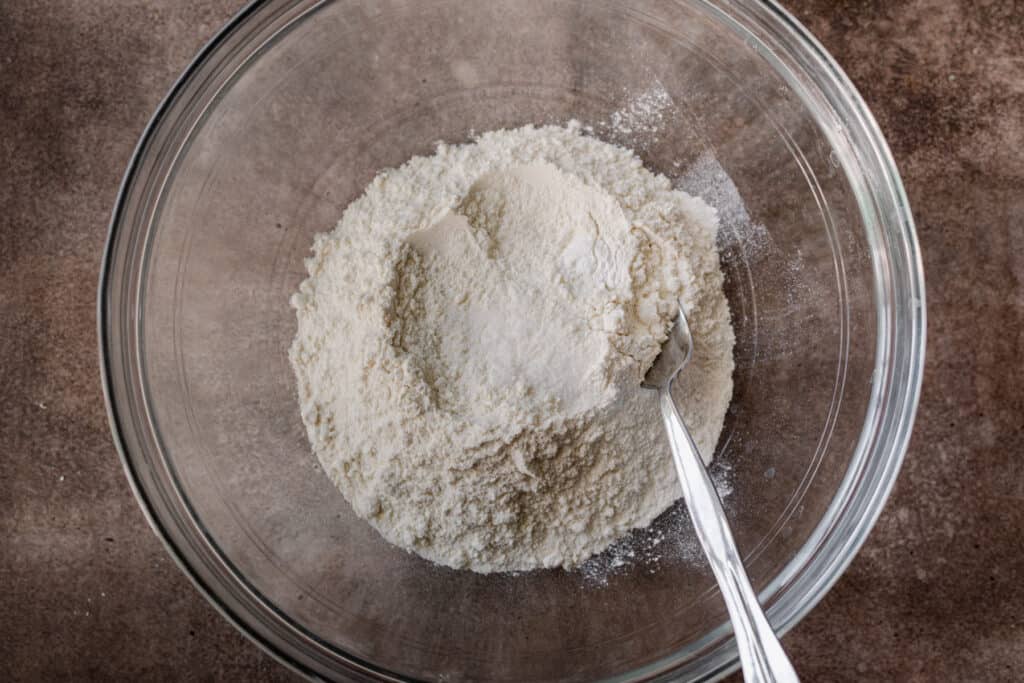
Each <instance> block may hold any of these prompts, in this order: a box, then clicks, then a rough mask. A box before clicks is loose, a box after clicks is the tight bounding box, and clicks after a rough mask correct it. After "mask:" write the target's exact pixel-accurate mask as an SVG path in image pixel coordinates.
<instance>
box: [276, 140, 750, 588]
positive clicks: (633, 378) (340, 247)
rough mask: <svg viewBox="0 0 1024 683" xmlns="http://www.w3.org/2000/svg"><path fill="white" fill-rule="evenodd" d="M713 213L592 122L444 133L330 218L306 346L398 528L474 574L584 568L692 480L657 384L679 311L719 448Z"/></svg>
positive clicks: (309, 363) (324, 401)
mask: <svg viewBox="0 0 1024 683" xmlns="http://www.w3.org/2000/svg"><path fill="white" fill-rule="evenodd" d="M715 231H716V219H715V214H714V211H713V210H712V209H711V208H710V207H708V206H707V205H706V204H705V203H704V202H703V201H701V200H699V199H696V198H694V197H691V196H689V195H686V194H684V193H682V192H679V191H673V190H672V189H671V186H670V183H669V181H668V180H667V179H666V178H664V177H662V176H656V175H654V174H652V173H650V172H648V171H647V170H645V169H644V168H643V166H642V164H641V162H640V161H639V159H637V158H636V156H635V155H633V154H632V153H631V152H629V151H628V150H625V149H622V148H619V147H615V146H613V145H610V144H607V143H603V142H600V141H598V140H596V139H594V138H592V137H589V136H586V135H582V134H581V131H580V130H579V127H578V126H577V125H575V124H571V125H570V126H568V127H565V128H562V127H554V126H549V127H543V128H533V127H525V128H521V129H518V130H513V131H496V132H491V133H486V134H484V135H482V136H480V137H479V138H478V139H477V141H476V142H475V143H473V144H469V145H461V146H446V145H440V146H439V147H438V149H437V152H436V154H435V155H433V156H431V157H417V158H414V159H412V160H410V161H409V162H407V163H406V164H405V165H403V166H402V167H401V168H399V169H397V170H393V171H388V172H385V173H382V174H380V175H379V176H378V177H377V178H375V179H374V181H373V182H372V183H371V184H370V186H369V187H368V188H367V190H366V192H365V193H364V194H363V196H362V197H360V198H359V199H357V200H356V201H355V202H353V203H352V204H351V205H350V206H349V207H348V209H347V210H346V211H345V214H344V216H343V217H342V219H341V221H340V222H339V224H338V226H337V228H336V229H335V230H334V231H333V232H331V233H330V234H328V235H323V234H322V235H318V236H317V238H316V240H315V243H314V255H313V257H312V258H310V259H309V260H308V261H307V269H308V271H309V278H308V279H307V280H306V281H305V282H303V283H302V285H301V287H300V291H299V293H298V294H296V295H295V296H294V297H293V305H294V306H295V308H296V310H297V312H298V334H297V335H296V338H295V342H294V343H293V345H292V349H291V354H290V355H291V360H292V364H293V366H294V368H295V372H296V376H297V378H298V384H299V397H300V401H301V405H302V416H303V420H304V421H305V423H306V427H307V430H308V434H309V438H310V442H311V443H312V445H313V448H314V451H315V452H316V454H317V456H318V458H319V459H320V462H321V464H322V465H323V468H324V470H325V471H326V472H327V474H328V475H329V476H330V477H331V479H332V480H333V481H334V483H335V484H336V485H337V486H338V488H339V489H340V490H341V491H342V493H343V494H344V495H345V497H346V498H347V499H348V500H349V502H350V503H351V504H352V506H353V508H354V509H355V511H356V513H357V514H359V515H360V516H361V517H363V518H365V519H367V520H368V521H369V522H370V523H371V524H372V525H373V526H374V527H375V528H377V529H378V530H379V531H380V533H381V534H382V535H383V536H384V537H385V538H387V539H388V540H389V541H391V542H392V543H395V544H396V545H399V546H401V547H403V548H406V549H408V550H412V551H414V552H416V553H418V554H420V555H421V556H423V557H426V558H428V559H430V560H433V561H435V562H438V563H441V564H445V565H448V566H451V567H457V568H469V569H473V570H475V571H481V572H490V571H509V570H526V569H533V568H537V567H553V566H566V567H573V566H576V565H578V564H579V563H581V562H583V561H584V560H586V559H587V558H588V557H590V556H592V555H593V554H595V553H597V552H600V551H601V550H603V549H605V548H607V547H608V546H609V545H610V544H611V543H612V542H614V541H615V540H616V539H619V538H620V537H622V536H623V535H624V534H625V533H626V532H628V531H629V530H630V529H633V528H637V527H643V526H646V525H647V524H649V523H650V522H651V520H653V519H654V518H655V517H656V516H657V515H659V514H660V513H661V512H663V511H664V510H665V509H666V508H667V507H668V506H669V505H671V503H672V502H673V501H674V500H675V499H677V498H678V496H679V486H678V483H677V482H676V479H675V473H674V470H673V467H672V461H671V456H670V455H669V451H668V445H667V442H666V441H665V437H664V435H663V428H662V426H661V422H660V417H659V415H658V410H657V402H656V398H655V395H654V394H653V393H652V392H650V393H649V392H646V391H644V390H642V389H640V387H639V383H640V379H641V378H642V376H643V374H644V372H645V371H646V370H647V368H648V367H649V366H650V364H651V363H652V362H653V360H654V358H655V356H656V355H657V353H658V351H659V349H660V345H661V343H662V341H663V340H664V338H665V336H666V332H667V329H668V325H669V323H670V321H671V318H672V317H673V316H674V314H675V309H676V304H675V301H676V299H677V298H680V299H681V300H682V301H683V303H684V305H685V306H686V308H687V312H688V318H689V321H690V324H691V327H692V328H693V332H694V336H695V339H697V341H698V343H697V345H696V348H695V357H694V360H693V362H692V365H691V367H690V368H688V370H687V376H686V385H685V386H686V390H687V392H688V394H687V396H686V397H683V400H684V414H685V415H686V418H687V421H688V423H689V425H690V427H691V430H692V431H693V433H694V438H695V440H696V441H697V444H698V446H699V447H700V448H701V451H702V452H703V453H707V454H710V453H711V452H712V449H713V447H714V445H715V442H716V441H717V438H718V435H719V432H720V431H721V427H722V421H723V419H724V415H725V411H726V408H727V406H728V403H729V399H730V397H731V393H732V380H731V375H732V367H733V363H732V345H733V334H732V328H731V325H730V323H729V312H728V305H727V303H726V300H725V297H724V295H723V293H722V275H721V272H720V270H719V265H718V255H717V252H716V251H715V247H714V240H715Z"/></svg>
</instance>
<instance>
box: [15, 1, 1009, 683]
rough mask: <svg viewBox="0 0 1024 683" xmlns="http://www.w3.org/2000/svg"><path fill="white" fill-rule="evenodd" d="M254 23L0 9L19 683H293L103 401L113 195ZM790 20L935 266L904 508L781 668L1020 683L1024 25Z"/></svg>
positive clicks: (897, 506)
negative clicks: (177, 92)
mask: <svg viewBox="0 0 1024 683" xmlns="http://www.w3.org/2000/svg"><path fill="white" fill-rule="evenodd" d="M238 4H239V3H238V2H237V0H190V1H188V2H184V1H176V2H163V3H150V2H148V1H144V0H93V1H91V2H83V3H57V2H53V1H52V0H51V1H50V2H44V3H30V2H26V1H24V0H6V1H5V2H3V3H2V4H0V44H2V45H3V46H4V50H3V55H2V56H0V126H2V128H0V130H2V134H0V148H2V150H3V157H2V158H3V159H4V162H5V164H6V168H5V172H4V174H3V177H2V179H0V208H2V211H0V224H2V227H0V265H2V266H3V267H2V270H0V321H2V322H0V369H2V372H0V377H2V378H3V387H2V389H0V391H2V392H3V396H2V408H0V509H2V510H3V514H2V515H0V586H2V589H3V590H2V593H0V643H2V645H0V653H2V660H3V664H0V670H3V672H4V676H3V677H4V678H5V679H11V678H14V679H16V680H54V679H56V680H86V679H97V680H101V679H102V680H111V679H113V680H136V679H146V680H160V679H166V680H177V679H185V678H198V679H211V680H212V679H218V680H220V679H223V680H261V681H263V680H290V679H291V678H292V677H291V676H290V675H289V674H288V673H287V672H286V671H285V670H284V669H282V668H281V667H280V666H279V665H277V664H276V663H274V662H273V661H272V660H270V659H269V658H268V657H267V656H265V655H263V654H262V653H261V652H260V651H259V650H257V649H256V648H255V647H254V646H252V645H250V644H249V643H248V642H247V641H245V639H244V638H242V637H241V636H240V635H238V634H237V633H236V632H235V631H234V630H233V629H232V628H231V627H230V626H229V625H228V624H227V623H226V622H225V621H224V620H222V619H221V618H220V617H219V616H218V615H217V614H216V612H214V610H213V609H212V608H211V607H209V606H208V605H207V604H206V603H205V601H204V600H203V599H202V598H201V597H200V596H199V594H198V593H197V592H196V591H195V590H194V589H193V588H192V586H191V585H189V583H188V582H187V580H186V579H185V578H184V577H183V576H182V575H181V573H180V572H179V571H178V570H177V568H176V567H175V566H174V565H173V563H172V562H171V561H170V559H169V558H168V557H167V556H166V555H165V553H164V551H163V549H162V547H161V545H160V543H159V541H158V540H157V539H156V537H155V536H154V535H153V534H152V532H151V531H150V530H149V529H148V528H147V525H146V523H145V521H144V519H143V517H142V514H141V513H140V512H139V510H138V508H137V506H136V504H135V501H134V499H133V497H132V494H131V491H130V490H129V488H128V485H127V483H126V481H125V479H124V476H123V474H122V472H121V468H120V465H119V463H118V460H117V457H116V454H115V452H114V449H113V446H112V444H111V441H110V437H109V434H108V428H107V422H106V417H105V414H104V411H103V408H102V397H101V393H100V387H99V381H98V374H99V373H98V367H97V354H96V342H95V320H94V301H95V291H94V289H95V282H96V273H97V269H98V267H99V260H100V254H101V250H102V245H103V239H104V236H105V232H106V221H107V217H108V212H109V210H110V207H111V205H112V204H113V201H114V197H115V194H116V191H117V186H118V182H119V180H120V176H121V173H122V171H123V169H124V167H125V165H126V163H127V160H128V157H129V155H130V153H131V150H132V147H133V145H134V144H135V141H136V139H137V137H138V135H139V133H140V132H141V130H142V128H143V126H144V125H145V122H146V120H147V118H148V116H149V114H150V113H151V111H152V110H153V109H154V108H155V107H156V105H157V103H158V102H159V100H160V98H161V97H162V96H163V93H164V92H165V91H166V89H167V88H168V87H169V85H170V84H171V82H172V81H173V79H174V78H175V77H176V76H177V74H178V73H179V72H180V71H181V69H182V68H183V67H184V65H185V64H186V63H187V61H188V59H189V58H190V57H191V55H192V54H193V53H194V52H195V51H196V50H197V49H198V48H199V47H200V45H201V44H202V43H203V42H204V41H205V40H206V39H207V38H208V37H210V36H211V35H212V33H213V32H214V31H215V30H216V29H217V28H218V27H219V26H220V25H221V24H222V23H223V22H224V21H225V20H226V19H227V18H228V17H229V16H230V14H231V13H232V11H233V10H234V9H236V7H237V6H238ZM791 6H792V8H793V9H794V10H795V13H796V14H797V16H798V17H799V18H800V19H801V20H803V21H804V22H805V23H806V24H807V25H808V26H809V27H810V28H811V30H812V31H813V32H814V33H815V34H816V35H817V36H818V37H819V39H820V40H821V41H822V42H823V43H824V44H825V46H826V47H827V48H828V49H829V50H830V51H831V52H832V53H833V54H834V55H836V57H837V59H838V61H839V62H840V63H841V64H842V66H843V67H844V68H845V69H846V70H847V72H848V73H849V74H850V76H851V78H852V79H853V81H854V82H855V83H856V84H857V86H858V87H859V88H860V89H861V92H862V93H863V94H864V96H865V98H866V99H867V101H868V103H869V105H870V106H871V107H872V109H873V111H874V112H875V114H876V116H877V117H878V120H879V122H880V124H881V126H882V129H883V130H884V132H885V133H886V135H887V137H888V138H889V141H890V143H891V145H892V147H893V151H894V153H895V155H896V158H897V161H898V163H899V165H900V169H901V171H902V173H903V177H904V181H905V183H906V185H907V190H908V193H909V195H910V200H911V203H912V205H913V207H914V210H915V215H916V218H917V221H918V231H919V236H920V239H921V244H922V248H923V252H924V261H925V268H926V272H927V276H928V296H929V302H928V303H929V316H930V319H929V336H930V342H929V357H928V365H927V373H926V378H925V386H924V395H923V399H922V404H921V410H920V414H919V417H918V422H917V428H916V431H915V436H914V439H913V443H912V447H911V451H910V453H909V455H908V457H907V461H906V465H905V467H904V471H903V474H902V475H901V478H900V480H899V482H898V484H897V486H896V490H895V492H894V494H893V497H892V499H891V500H890V502H889V505H888V506H887V508H886V510H885V512H884V513H883V515H882V517H881V519H880V521H879V523H878V526H877V527H876V529H875V531H874V533H873V534H872V536H871V538H870V540H869V541H868V543H867V545H866V546H865V548H864V549H863V551H862V552H861V553H860V555H859V556H858V557H857V559H856V560H855V561H854V563H853V565H852V566H851V568H850V570H849V571H848V572H847V573H846V575H845V576H844V577H843V579H842V580H841V581H840V582H839V583H838V585H837V586H836V587H835V588H834V589H833V590H832V592H831V593H830V594H829V595H828V597H827V598H826V599H825V600H824V601H823V602H822V603H821V604H820V605H819V606H818V608H817V609H815V610H814V611H813V612H812V613H811V615H810V616H808V617H807V618H806V619H805V620H804V621H803V622H802V623H801V624H800V625H799V626H798V627H797V628H796V629H795V630H794V631H793V632H792V633H791V634H790V635H789V636H787V637H786V639H785V642H786V645H787V646H788V648H789V649H790V651H791V653H792V656H793V658H794V660H795V661H796V662H797V665H798V668H799V669H800V671H801V672H802V673H803V675H804V678H805V680H808V681H855V680H897V681H925V680H929V681H930V680H978V681H982V680H984V681H1013V680H1020V679H1021V677H1022V676H1024V617H1022V616H1021V614H1022V612H1024V587H1022V585H1024V550H1022V548H1024V541H1022V539H1024V464H1022V460H1021V457H1020V454H1021V452H1022V447H1024V443H1022V442H1024V437H1022V427H1024V405H1022V403H1024V400H1022V398H1021V393H1020V390H1019V387H1020V386H1022V385H1024V369H1022V366H1021V363H1020V361H1019V358H1020V357H1021V356H1022V352H1024V349H1022V337H1021V335H1022V330H1024V327H1022V317H1024V296H1022V290H1021V278H1022V277H1024V247H1022V246H1021V244H1022V242H1024V239H1022V237H1024V235H1022V232H1024V227H1022V226H1024V192H1022V188H1024V157H1022V154H1021V150H1022V149H1024V118H1022V116H1021V112H1022V111H1024V57H1022V54H1024V53H1022V51H1021V46H1022V45H1024V5H1022V4H1021V3H1020V2H994V1H993V2H982V3H974V2H967V1H966V0H963V1H961V2H945V1H944V0H932V1H930V2H929V1H928V0H914V1H912V2H905V3H888V2H843V3H832V2H826V1H825V0H818V1H817V2H814V1H803V0H802V1H800V2H794V3H791ZM737 680H738V679H737Z"/></svg>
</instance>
